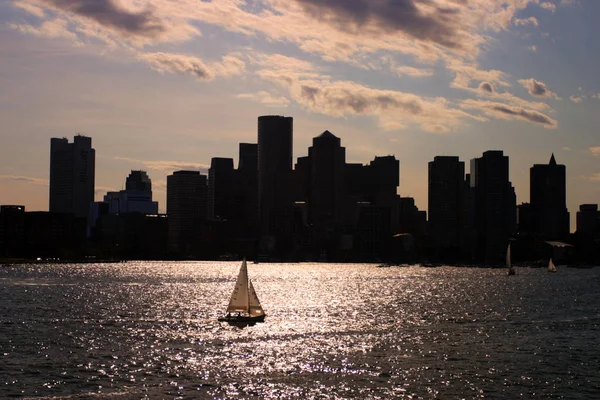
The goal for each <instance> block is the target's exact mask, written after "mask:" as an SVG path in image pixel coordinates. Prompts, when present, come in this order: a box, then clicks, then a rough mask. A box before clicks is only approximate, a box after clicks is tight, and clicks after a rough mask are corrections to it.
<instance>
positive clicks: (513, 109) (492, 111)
mask: <svg viewBox="0 0 600 400" xmlns="http://www.w3.org/2000/svg"><path fill="white" fill-rule="evenodd" d="M461 107H463V108H465V109H472V110H473V109H474V110H481V111H483V112H484V113H485V114H486V115H488V116H490V117H495V118H499V119H516V120H523V121H527V122H532V123H534V124H539V125H542V126H543V127H544V128H550V129H554V128H556V127H557V126H558V123H557V122H556V120H554V119H552V118H550V117H549V116H547V115H546V114H543V113H541V112H539V111H536V110H530V109H526V108H523V107H517V106H510V105H507V104H504V103H498V102H494V101H486V100H465V101H463V102H462V103H461Z"/></svg>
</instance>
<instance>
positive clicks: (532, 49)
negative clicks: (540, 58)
mask: <svg viewBox="0 0 600 400" xmlns="http://www.w3.org/2000/svg"><path fill="white" fill-rule="evenodd" d="M528 49H529V50H531V51H533V52H534V53H535V52H536V51H537V46H536V45H535V44H532V45H531V46H529V47H528Z"/></svg>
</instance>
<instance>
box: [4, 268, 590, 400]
mask: <svg viewBox="0 0 600 400" xmlns="http://www.w3.org/2000/svg"><path fill="white" fill-rule="evenodd" d="M238 268H239V264H238V263H237V262H229V263H207V262H198V263H158V262H151V263H148V262H145V263H125V264H97V265H28V266H10V267H7V266H5V267H2V268H0V397H2V398H6V397H42V396H46V397H52V396H56V397H62V396H70V397H69V398H86V397H89V396H90V395H91V394H93V393H96V394H100V397H107V398H113V397H114V398H145V397H147V398H231V397H238V398H239V397H241V398H249V397H255V398H268V397H272V398H292V397H298V398H338V399H339V398H361V399H362V398H384V399H385V398H406V399H409V398H411V399H416V398H441V399H454V398H465V399H474V398H493V399H515V398H519V397H520V398H540V399H545V398H565V399H593V398H600V378H599V376H600V374H599V371H600V347H599V346H598V345H597V341H598V338H599V337H600V335H599V334H600V311H599V310H598V305H599V304H600V268H595V269H590V270H577V269H566V268H564V269H561V270H560V271H559V273H557V274H547V273H545V271H543V270H542V269H529V268H521V269H518V270H517V275H516V276H514V277H507V276H506V275H505V271H504V270H494V269H467V268H453V267H441V268H435V269H431V268H419V267H407V268H399V267H392V268H376V267H375V266H374V265H351V264H346V265H342V264H258V265H254V264H249V270H250V275H251V278H252V279H253V282H254V284H255V287H256V290H257V292H258V295H259V297H260V298H261V301H262V303H263V306H264V308H265V310H266V312H267V321H266V323H264V324H257V325H255V326H253V327H248V328H245V329H239V328H235V327H230V326H228V325H226V324H222V323H219V322H217V321H216V318H217V317H218V316H219V315H221V314H222V313H223V311H224V309H225V307H226V303H227V301H228V299H229V295H230V292H231V290H232V288H233V284H234V280H235V277H236V274H237V271H238ZM327 396H329V397H327Z"/></svg>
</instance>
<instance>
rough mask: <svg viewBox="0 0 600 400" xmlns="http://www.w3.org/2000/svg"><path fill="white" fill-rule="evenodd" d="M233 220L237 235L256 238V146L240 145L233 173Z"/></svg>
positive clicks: (251, 144) (252, 144)
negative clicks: (236, 226)
mask: <svg viewBox="0 0 600 400" xmlns="http://www.w3.org/2000/svg"><path fill="white" fill-rule="evenodd" d="M235 173H236V174H235V185H234V186H235V187H234V193H235V195H234V196H235V200H234V209H233V213H234V220H235V221H236V223H237V224H238V227H239V234H240V235H242V236H245V237H247V238H256V237H258V145H257V144H256V143H240V147H239V160H238V168H237V170H236V171H235Z"/></svg>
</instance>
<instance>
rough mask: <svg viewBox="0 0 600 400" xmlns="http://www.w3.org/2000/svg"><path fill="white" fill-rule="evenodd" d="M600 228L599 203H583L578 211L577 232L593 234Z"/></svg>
mask: <svg viewBox="0 0 600 400" xmlns="http://www.w3.org/2000/svg"><path fill="white" fill-rule="evenodd" d="M599 229H600V212H599V211H598V204H581V205H580V206H579V211H578V212H577V233H578V234H580V235H582V236H592V235H593V234H595V233H596V232H598V230H599Z"/></svg>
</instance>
